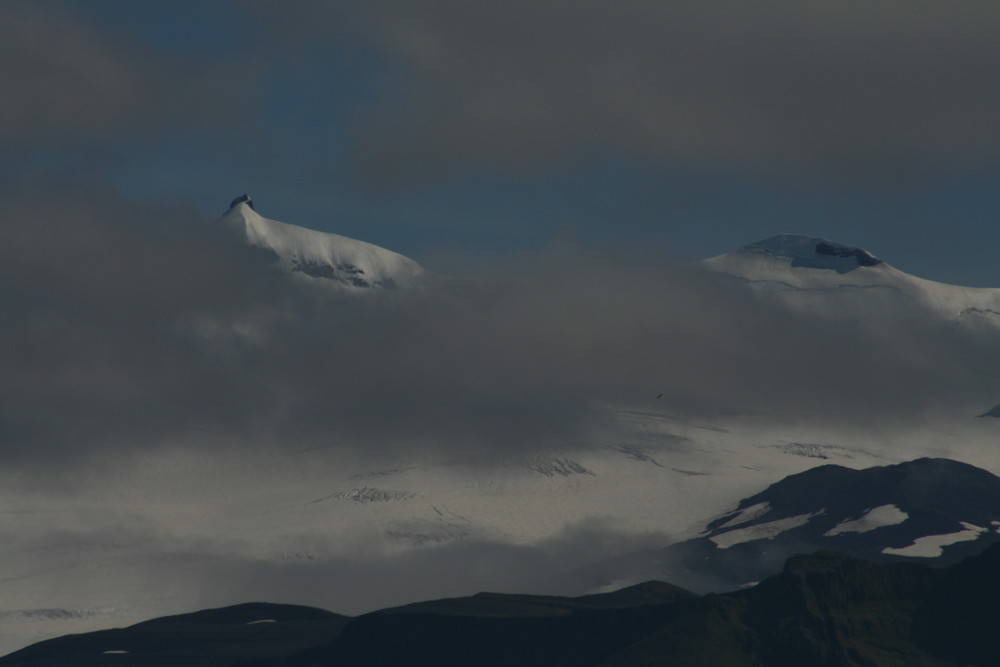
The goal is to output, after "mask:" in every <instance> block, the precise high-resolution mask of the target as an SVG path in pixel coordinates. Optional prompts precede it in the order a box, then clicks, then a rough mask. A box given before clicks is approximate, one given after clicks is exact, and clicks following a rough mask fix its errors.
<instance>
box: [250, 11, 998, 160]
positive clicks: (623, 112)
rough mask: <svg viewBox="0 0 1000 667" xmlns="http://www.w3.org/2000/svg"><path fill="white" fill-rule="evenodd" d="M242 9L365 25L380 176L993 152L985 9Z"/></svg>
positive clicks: (366, 150) (328, 24)
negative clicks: (372, 63)
mask: <svg viewBox="0 0 1000 667" xmlns="http://www.w3.org/2000/svg"><path fill="white" fill-rule="evenodd" d="M246 4H247V5H249V6H251V7H255V8H256V10H257V11H258V12H259V13H260V15H263V16H265V17H266V18H267V20H268V21H270V22H274V24H276V25H278V26H281V28H280V29H278V30H275V31H274V33H273V34H272V35H271V37H272V44H278V45H279V46H280V45H282V44H294V45H296V46H297V47H298V48H301V44H302V41H303V40H306V41H309V40H312V41H313V43H317V44H323V43H326V44H330V43H336V42H338V41H343V40H344V39H345V38H344V36H343V32H342V31H344V30H345V29H348V28H349V30H350V31H351V34H352V35H353V38H357V33H358V31H359V30H367V31H368V32H367V34H366V35H365V36H367V37H368V38H369V39H371V40H373V43H374V44H375V45H376V46H377V48H378V49H379V51H380V52H381V53H382V54H383V55H385V54H388V56H389V60H388V62H389V64H390V65H395V66H399V67H400V68H401V69H402V72H403V79H402V80H403V81H404V82H405V85H404V87H403V88H402V89H401V90H400V89H389V90H388V94H387V96H386V98H385V99H384V100H383V101H382V102H381V103H380V104H379V105H378V106H377V107H376V112H377V115H376V116H375V118H374V120H372V121H371V126H370V133H369V134H368V135H367V136H366V138H365V143H364V144H363V145H362V146H361V150H362V152H363V154H364V155H365V156H366V157H367V159H369V160H370V161H371V162H372V165H373V167H374V168H376V169H378V170H382V172H383V173H410V174H411V175H412V174H413V173H419V171H420V170H422V169H425V168H426V167H427V166H428V165H437V166H439V167H442V168H454V167H455V165H456V164H458V165H467V164H470V163H473V164H488V165H497V164H507V165H509V166H512V167H516V168H518V169H523V168H525V167H538V166H544V165H548V164H550V163H552V162H555V161H561V160H564V159H572V158H574V157H579V156H581V155H586V154H587V153H589V152H592V151H597V152H605V151H606V152H611V153H617V152H625V153H629V154H636V153H637V154H641V155H646V156H651V157H655V158H659V159H662V158H666V159H669V160H678V161H694V162H696V163H697V162H702V163H707V164H709V165H711V166H716V167H717V166H719V165H720V164H721V165H729V166H730V167H732V168H738V167H741V166H745V165H748V164H756V165H764V166H767V167H772V168H778V169H782V170H784V169H794V170H799V169H803V168H804V169H807V170H811V171H815V172H832V173H836V174H838V175H841V176H846V175H849V174H855V175H857V173H858V172H862V173H863V175H864V176H873V175H875V174H880V178H886V177H887V176H890V175H891V174H887V173H885V171H890V172H891V171H901V170H905V169H910V168H913V167H916V166H920V165H921V164H922V163H927V162H935V163H937V164H938V165H940V164H941V162H942V161H944V162H946V163H951V164H952V166H953V167H968V166H970V165H977V164H979V163H981V162H983V161H995V159H996V154H997V149H998V147H1000V130H998V129H997V125H996V123H995V122H994V119H995V118H996V116H997V114H998V113H1000V87H998V86H997V83H996V82H997V81H998V80H1000V71H998V68H1000V46H998V43H997V40H996V39H995V36H996V34H997V33H998V31H1000V8H998V7H997V5H996V4H995V3H991V2H980V1H976V0H973V1H970V2H962V3H952V2H941V1H940V0H916V1H905V2H904V1H902V0H876V1H874V2H866V3H863V4H859V3H843V2H835V1H833V0H822V1H820V2H798V1H795V0H765V1H756V2H743V1H738V0H711V1H708V2H704V1H698V2H695V1H693V0H692V1H688V0H669V1H667V2H657V3H653V2H646V1H645V0H626V1H624V2H613V3H612V2H599V1H585V2H580V1H570V0H541V1H534V0H533V1H532V2H504V3H499V2H493V3H477V4H476V5H475V7H472V6H470V5H469V4H468V3H465V2H458V1H453V0H421V1H417V2H411V1H405V2H397V1H396V0H376V1H375V2H365V3H358V4H357V5H355V6H352V5H351V4H349V3H348V4H346V5H345V4H343V3H337V5H336V7H333V6H331V5H330V3H320V2H312V1H309V0H303V1H302V2H299V3H297V4H296V5H295V11H287V6H282V8H281V10H278V9H276V8H274V7H273V6H270V5H269V4H268V3H260V2H249V3H246ZM352 10H353V11H352Z"/></svg>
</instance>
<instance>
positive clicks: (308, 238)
mask: <svg viewBox="0 0 1000 667" xmlns="http://www.w3.org/2000/svg"><path fill="white" fill-rule="evenodd" d="M219 222H220V224H222V225H223V226H224V227H227V228H230V229H233V230H235V231H236V232H238V233H240V234H242V235H244V236H245V239H246V241H247V243H249V244H250V245H253V246H256V247H258V248H262V249H264V250H268V251H270V252H272V253H274V255H275V256H276V258H277V260H278V262H279V264H280V265H281V266H282V267H284V268H285V269H286V270H288V271H292V272H295V273H297V274H300V275H302V276H308V277H311V278H314V279H318V280H321V281H322V282H323V283H325V284H330V285H336V286H339V287H344V288H347V289H364V288H371V289H389V290H391V289H400V288H408V287H414V286H417V285H421V284H424V283H425V282H426V281H428V280H429V279H431V277H432V276H433V274H431V273H430V272H429V271H427V270H426V269H424V268H423V267H422V266H420V265H419V264H417V263H416V262H414V261H413V260H412V259H409V258H408V257H404V256H403V255H400V254H399V253H395V252H392V251H391V250H386V249H385V248H381V247H379V246H376V245H373V244H371V243H366V242H364V241H358V240H355V239H351V238H347V237H346V236H340V235H339V234H328V233H325V232H318V231H315V230H312V229H306V228H305V227H299V226H297V225H290V224H288V223H285V222H278V221H277V220H269V219H268V218H265V217H263V216H261V215H260V214H258V213H257V211H256V210H254V207H253V201H252V200H251V199H250V196H249V195H242V196H240V197H237V198H236V199H234V200H233V203H232V205H231V206H230V207H229V210H228V211H226V213H225V214H224V215H223V216H222V218H221V219H220V221H219Z"/></svg>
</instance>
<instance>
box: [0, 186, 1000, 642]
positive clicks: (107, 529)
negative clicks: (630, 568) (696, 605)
mask: <svg viewBox="0 0 1000 667" xmlns="http://www.w3.org/2000/svg"><path fill="white" fill-rule="evenodd" d="M53 206H56V205H55V204H53ZM81 210H82V209H81ZM63 213H65V211H61V210H60V211H59V215H55V214H49V213H47V212H45V211H41V212H40V211H38V210H26V211H24V215H25V216H29V217H30V219H32V220H34V226H33V227H31V228H30V229H31V234H25V235H24V236H23V238H22V237H18V236H16V235H15V236H13V237H12V238H11V241H13V242H11V243H7V244H5V245H4V246H3V248H4V251H5V253H6V255H5V261H4V262H2V263H0V271H2V272H3V275H4V276H5V277H6V279H7V281H8V284H10V285H11V286H12V289H11V292H10V295H11V300H10V301H9V302H8V313H9V314H10V317H9V319H8V321H9V322H10V326H9V327H8V328H7V330H6V332H5V335H6V337H7V341H8V342H9V346H8V349H9V350H11V351H12V354H13V356H12V359H14V360H17V362H16V363H12V364H11V365H10V366H9V367H8V371H7V372H6V373H5V374H4V376H3V380H4V382H5V390H6V392H7V394H6V395H7V396H8V397H9V400H8V401H7V403H6V404H5V406H4V409H5V410H6V412H7V414H8V415H10V419H9V420H8V424H9V426H8V431H7V436H6V438H5V440H4V441H3V443H2V448H0V458H2V459H3V461H4V463H5V466H4V468H3V471H2V472H0V477H2V482H3V485H2V487H0V488H3V497H2V498H0V500H2V501H3V506H4V507H5V508H6V510H5V511H6V512H7V514H6V515H5V516H6V518H7V521H6V523H5V524H4V525H3V527H2V531H3V537H4V539H5V540H6V542H5V543H6V544H7V545H8V547H7V549H6V550H5V551H4V552H3V553H2V554H0V558H2V562H0V566H2V567H3V568H4V571H5V572H8V573H10V574H9V576H8V579H7V580H5V582H4V583H3V585H2V590H0V592H2V593H3V600H4V603H3V609H2V612H0V613H3V615H4V618H5V619H6V620H5V623H4V624H3V626H2V630H0V633H2V640H3V643H4V646H5V647H6V648H9V649H11V650H12V649H14V648H17V647H18V646H22V645H24V644H26V643H29V642H30V641H33V640H34V639H39V638H42V637H44V636H54V635H58V634H62V633H65V632H68V631H71V630H74V629H95V628H101V627H107V626H109V625H121V624H125V623H128V622H130V621H139V620H143V619H145V618H150V617H153V616H158V615H163V614H167V613H181V612H188V611H191V610H192V609H197V608H203V607H209V606H220V605H227V604H235V603H241V602H246V601H249V600H273V601H277V602H287V603H294V604H309V605H313V606H323V607H327V608H331V609H334V610H336V611H337V612H340V613H349V614H353V613H359V612H364V611H369V610H371V609H374V608H378V607H385V606H390V605H396V604H402V603H405V602H409V601H413V600H416V599H427V598H433V597H441V596H445V595H466V594H470V593H473V592H476V591H479V590H485V589H493V590H505V591H511V592H516V591H530V592H534V593H556V594H578V593H583V592H586V587H587V586H588V585H590V584H588V583H587V582H585V581H583V580H582V579H581V578H580V577H579V576H578V575H577V574H575V573H578V572H581V571H582V570H581V568H584V566H587V565H589V564H591V563H593V562H595V561H603V560H606V559H609V558H612V557H615V556H621V555H624V554H628V553H632V552H636V551H641V550H649V549H653V548H662V547H665V546H666V545H667V544H669V543H671V542H674V541H678V540H683V539H686V538H689V537H693V536H694V535H695V533H696V532H697V531H698V530H700V529H701V528H703V527H704V526H705V525H706V524H707V523H708V522H709V521H711V520H712V519H713V518H716V517H718V516H720V515H721V514H723V513H724V512H726V511H727V510H730V509H731V508H733V507H735V506H736V505H737V504H738V502H739V501H740V500H741V499H743V498H748V497H750V496H752V495H753V494H756V493H759V492H761V490H762V489H764V488H766V487H767V486H768V485H769V484H772V483H775V482H777V481H779V480H781V479H782V478H784V477H786V476H787V475H790V474H794V473H799V472H802V471H804V470H806V469H808V468H811V467H813V466H814V465H815V464H816V463H818V462H823V463H834V464H839V465H842V466H845V467H848V468H866V467H869V466H873V465H885V464H888V463H896V462H900V461H907V460H910V459H914V458H917V457H919V456H934V457H947V458H953V459H956V460H959V461H963V462H965V463H969V464H972V465H976V466H979V467H981V468H984V469H986V470H988V471H990V472H993V473H996V472H998V462H997V458H996V455H995V453H994V447H993V442H994V441H995V435H996V431H995V429H996V422H995V420H992V419H976V418H975V416H976V415H979V414H982V413H983V412H984V411H986V410H989V408H990V407H991V406H992V405H994V404H996V402H997V400H998V397H1000V382H998V379H997V377H996V376H995V374H994V373H993V372H992V369H993V368H1000V365H998V364H996V363H994V362H995V361H996V357H997V355H998V349H1000V346H997V345H996V344H995V341H996V327H995V325H994V320H993V319H992V317H991V316H989V314H988V313H986V314H983V315H979V314H975V315H970V314H968V312H967V311H969V309H972V308H987V307H988V306H989V303H990V301H989V300H990V299H991V298H994V297H993V295H994V294H995V291H993V290H971V289H966V288H960V287H952V286H944V285H939V284H936V283H930V282H927V281H921V280H919V279H916V278H912V277H909V276H907V275H906V274H903V273H901V272H898V271H895V270H891V269H890V268H889V267H888V266H887V265H886V264H885V263H884V262H882V263H879V264H875V263H873V262H871V261H869V260H867V259H865V258H867V257H874V255H872V254H871V253H868V252H867V251H864V254H860V251H859V252H858V253H855V252H854V250H841V249H842V248H844V246H839V245H836V244H833V243H832V242H823V243H825V244H827V245H829V247H830V248H832V249H833V254H830V253H826V252H821V253H818V255H819V256H820V259H821V260H822V261H825V262H834V264H835V266H836V267H840V268H844V266H845V262H846V263H847V266H848V267H850V266H851V264H850V263H851V262H854V264H856V265H857V266H856V267H853V268H852V269H851V270H848V271H840V270H838V269H837V268H832V269H831V268H822V267H816V266H789V265H790V264H791V263H792V261H794V260H788V261H786V260H784V259H782V260H780V261H778V262H775V261H774V259H773V257H774V255H775V251H773V250H769V251H768V253H769V254H762V253H761V252H759V251H758V250H742V251H737V252H736V253H735V255H733V256H731V257H730V258H729V259H725V258H721V259H720V258H716V259H713V260H709V261H708V262H707V263H706V264H707V266H706V265H702V266H697V265H696V266H670V265H665V264H664V261H663V258H662V257H659V256H656V255H654V254H648V253H647V254H643V253H641V252H629V253H627V254H619V253H616V252H614V251H611V250H610V249H608V248H606V247H594V248H587V247H579V246H578V247H567V248H566V249H563V250H560V251H559V252H544V253H539V254H537V255H534V256H529V257H524V258H520V259H508V260H506V261H504V262H501V263H498V264H496V265H494V266H491V267H487V268H485V269H484V270H483V271H481V272H480V273H478V274H476V275H473V276H470V277H472V278H474V279H473V280H471V281H465V282H462V285H463V286H462V289H459V290H454V289H451V288H450V287H448V288H445V289H440V288H439V287H440V286H441V285H451V284H452V283H451V282H449V281H444V282H443V283H442V282H439V281H434V282H433V283H432V284H429V285H426V286H425V287H423V288H421V289H416V290H410V289H402V288H401V289H397V290H387V289H384V288H378V287H375V286H374V285H375V282H376V280H372V281H371V282H370V283H369V285H370V286H369V287H363V286H360V285H358V284H357V283H356V282H354V281H352V280H350V278H347V280H346V282H345V281H344V280H340V279H338V278H337V277H334V279H333V280H330V278H328V277H326V276H324V275H323V274H324V273H325V272H326V271H325V269H323V268H322V267H324V266H328V267H330V272H331V274H332V275H334V276H339V277H341V278H343V277H345V276H344V275H340V274H337V273H336V272H337V271H344V270H345V269H344V268H343V267H346V266H348V265H350V266H352V267H354V268H353V269H349V270H348V273H347V274H346V275H347V276H353V277H358V276H360V275H364V276H366V280H367V277H375V276H379V278H378V280H382V281H383V287H384V277H385V276H386V275H388V276H389V277H392V278H393V280H394V281H396V282H397V284H398V286H402V285H403V284H404V283H405V281H404V280H403V279H402V278H399V277H397V276H396V275H395V274H393V273H392V271H389V268H392V269H393V270H395V269H396V268H399V267H402V268H403V269H404V274H405V273H406V271H412V272H413V273H411V274H410V275H420V272H419V271H417V270H416V269H414V268H413V267H414V266H416V265H415V264H412V263H410V262H409V260H405V258H402V257H400V256H398V255H396V254H394V253H391V252H390V251H387V250H382V249H378V248H375V247H373V246H370V245H368V244H362V243H361V242H358V241H351V240H349V239H344V238H343V237H339V236H335V235H329V234H321V233H317V232H310V231H308V230H304V229H302V228H296V227H292V226H288V225H284V224H283V223H277V222H274V221H268V220H267V219H266V218H263V217H261V216H259V214H258V213H257V212H256V211H255V210H253V209H251V208H250V207H249V206H248V204H247V202H240V201H237V202H236V206H235V207H234V208H233V209H231V210H230V212H229V213H228V214H227V216H225V217H224V219H223V220H222V221H221V224H220V221H209V220H206V221H200V222H199V223H198V224H193V223H190V222H187V220H188V219H187V218H185V217H184V216H182V215H175V212H172V211H169V210H164V211H155V212H154V213H155V215H154V216H152V218H151V217H150V212H148V211H132V213H133V214H134V218H133V220H135V221H144V220H150V219H152V220H155V221H156V224H142V223H139V222H137V223H136V224H129V225H125V224H118V223H116V222H115V221H116V220H122V219H124V218H123V217H122V215H121V214H116V215H114V216H111V215H109V216H98V217H96V218H94V219H93V220H92V221H90V224H91V226H92V227H95V228H97V229H99V230H100V231H99V233H98V232H93V231H91V233H89V234H87V235H85V236H83V237H81V236H80V235H79V234H76V233H74V231H73V230H74V229H77V227H75V226H74V225H73V224H70V221H71V220H72V218H71V217H70V216H67V215H64V214H63ZM32 216H33V217H32ZM25 219H28V218H25ZM234 222H235V223H238V224H237V231H241V230H240V227H239V224H242V225H243V229H242V231H243V232H244V236H243V237H242V238H241V237H240V236H239V235H236V236H234V235H233V233H232V231H233V230H232V228H231V224H232V223H234ZM227 225H230V226H229V227H227ZM26 229H27V228H26ZM247 229H251V230H252V229H256V230H257V232H254V233H256V234H257V236H250V237H247V236H246V230H247ZM39 235H43V236H44V237H45V238H46V239H47V243H46V244H44V245H43V246H39V245H38V244H34V243H29V242H28V240H29V239H35V238H38V237H39ZM784 238H785V239H786V240H788V239H789V237H784ZM19 240H20V242H19ZM247 240H249V241H251V245H247V244H246V241H247ZM255 241H256V242H257V243H258V245H263V246H265V247H264V248H261V247H254V245H252V244H253V243H254V242H255ZM792 241H793V242H794V243H793V245H797V246H802V247H804V248H805V249H806V254H807V256H809V257H810V259H811V260H812V261H813V263H815V260H816V258H815V257H812V256H811V255H809V253H813V254H817V253H815V248H817V247H819V246H818V244H819V243H820V241H818V240H808V239H805V240H803V239H798V240H796V239H792ZM267 243H270V244H271V246H270V247H268V246H267ZM782 243H783V242H782ZM81 244H86V249H87V252H86V253H81ZM763 245H764V247H765V248H773V246H774V245H775V241H773V240H770V241H766V242H764V244H763ZM779 245H780V244H779ZM756 247H757V248H760V247H761V246H760V244H758V245H757V246H756ZM359 249H362V250H363V253H362V254H361V255H359V254H358V253H359V252H361V250H359ZM796 252H798V251H796ZM310 253H315V254H310ZM881 254H888V253H881ZM275 255H277V257H275ZM362 255H363V256H362ZM747 256H749V259H747ZM153 257H155V258H156V259H155V261H153V262H151V261H150V259H151V258H153ZM734 257H735V258H739V257H743V258H744V259H743V260H740V262H743V263H742V264H741V265H740V266H741V267H742V268H741V270H743V271H744V274H745V275H736V276H734V275H733V273H734V271H732V270H730V271H728V272H726V273H723V272H720V271H719V270H706V269H713V267H714V268H718V267H719V266H720V265H722V264H725V263H730V264H731V263H732V260H733V258H734ZM859 258H860V259H861V260H862V261H863V262H865V263H862V261H859ZM758 259H762V260H763V261H761V262H756V260H758ZM744 260H746V261H744ZM296 261H297V262H298V264H296V263H295V262H296ZM39 262H41V264H39ZM81 262H82V263H83V264H82V265H81ZM365 262H369V263H368V264H365ZM39 265H42V266H44V267H45V270H44V271H39V270H37V267H38V266H39ZM772 265H776V266H775V267H773V272H774V274H775V276H776V280H777V278H780V284H779V283H777V282H776V280H769V279H767V275H766V273H767V271H768V270H772V269H768V267H769V266H772ZM303 266H310V267H312V268H311V269H310V271H311V272H312V273H314V274H315V273H318V274H321V275H309V273H304V272H303V271H301V270H299V271H296V270H295V269H296V267H298V268H300V269H301V268H302V267H303ZM163 267H167V268H168V269H169V270H165V269H164V268H163ZM174 268H179V269H181V270H174ZM383 269H385V270H386V272H385V273H383ZM354 270H361V271H364V272H365V273H364V274H359V273H351V272H352V271H354ZM737 273H738V272H737ZM15 278H16V279H15ZM796 281H797V282H796ZM775 284H778V288H777V289H774V288H773V287H774V285H775ZM796 284H802V285H806V284H808V285H810V286H811V287H812V288H810V289H802V288H798V287H787V286H786V285H793V286H794V285H796ZM323 285H336V286H337V287H336V288H335V289H314V288H315V287H317V286H323ZM859 285H863V286H864V289H860V288H859ZM917 288H919V291H918V292H913V293H911V292H908V291H907V290H911V289H917ZM913 294H917V295H918V296H919V298H916V297H914V296H913ZM359 297H361V298H359ZM942 304H944V305H942ZM945 306H947V307H945ZM963 313H966V314H964V315H963ZM67 341H72V346H71V347H67ZM53 415H54V417H53ZM963 520H965V519H963ZM622 576H627V574H625V575H622ZM614 579H615V576H614V574H613V573H612V576H611V578H610V579H605V580H603V581H601V582H591V583H592V584H593V585H598V584H599V583H600V584H601V585H603V584H608V585H611V584H614V583H615V582H614ZM317 581H323V582H324V584H325V585H324V586H322V587H317V586H316V582H317ZM674 583H677V584H679V585H684V584H685V582H684V581H677V582H674ZM376 584H377V585H376Z"/></svg>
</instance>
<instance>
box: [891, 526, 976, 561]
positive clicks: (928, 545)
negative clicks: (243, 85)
mask: <svg viewBox="0 0 1000 667" xmlns="http://www.w3.org/2000/svg"><path fill="white" fill-rule="evenodd" d="M961 523H962V526H964V527H965V530H960V531H958V532H957V533H947V534H945V535H926V536H924V537H918V538H917V539H916V540H914V541H913V544H911V545H909V546H907V547H900V548H896V547H886V548H885V549H882V553H884V554H887V555H889V556H909V557H911V558H937V557H938V556H940V555H941V554H942V553H943V549H942V547H946V546H948V545H949V544H956V543H958V542H971V541H973V540H977V539H979V536H980V535H982V534H983V533H985V532H986V530H987V529H986V528H982V527H980V526H977V525H975V524H971V523H966V522H965V521H962V522H961Z"/></svg>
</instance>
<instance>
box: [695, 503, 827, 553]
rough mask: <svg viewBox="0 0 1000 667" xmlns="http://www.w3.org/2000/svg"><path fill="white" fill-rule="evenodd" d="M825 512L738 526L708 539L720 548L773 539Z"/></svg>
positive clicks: (823, 510)
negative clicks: (745, 526)
mask: <svg viewBox="0 0 1000 667" xmlns="http://www.w3.org/2000/svg"><path fill="white" fill-rule="evenodd" d="M824 512H826V510H825V509H822V510H820V511H818V512H811V513H809V514H799V515H797V516H790V517H788V518H787V519H778V520H777V521H769V522H767V523H759V524H757V525H756V526H749V527H747V528H738V529H736V530H730V531H729V532H726V533H722V534H721V535H714V536H712V537H710V538H708V539H710V540H712V542H714V543H715V546H717V547H719V548H720V549H728V548H729V547H731V546H733V545H734V544H741V543H743V542H753V541H754V540H771V539H774V538H775V537H777V536H778V535H780V534H781V533H783V532H785V531H787V530H791V529H792V528H798V527H799V526H803V525H805V524H807V523H809V520H810V519H812V518H813V517H814V516H818V515H820V514H823V513H824Z"/></svg>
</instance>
